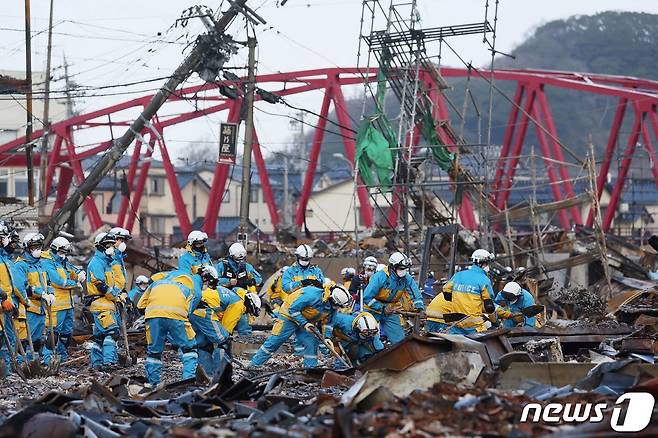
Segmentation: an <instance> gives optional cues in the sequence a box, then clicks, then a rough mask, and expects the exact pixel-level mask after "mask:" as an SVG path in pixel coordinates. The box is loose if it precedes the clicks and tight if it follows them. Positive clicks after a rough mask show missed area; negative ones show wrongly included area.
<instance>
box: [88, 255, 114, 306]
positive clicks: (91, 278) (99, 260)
mask: <svg viewBox="0 0 658 438" xmlns="http://www.w3.org/2000/svg"><path fill="white" fill-rule="evenodd" d="M113 261H114V258H113V257H111V256H108V255H107V254H105V253H104V252H103V251H99V250H96V253H94V256H93V257H92V258H91V260H90V261H89V264H88V265H87V295H88V296H91V297H97V298H96V299H94V301H93V302H92V303H91V305H90V306H89V310H91V311H92V312H105V311H110V312H114V311H116V306H115V302H116V298H117V296H119V294H120V293H121V290H120V289H119V288H117V287H116V283H115V281H114V272H113V271H112V262H113Z"/></svg>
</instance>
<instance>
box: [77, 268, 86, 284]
mask: <svg viewBox="0 0 658 438" xmlns="http://www.w3.org/2000/svg"><path fill="white" fill-rule="evenodd" d="M86 279H87V273H86V272H85V271H80V272H78V283H84V282H85V280H86Z"/></svg>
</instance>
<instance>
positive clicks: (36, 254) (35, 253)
mask: <svg viewBox="0 0 658 438" xmlns="http://www.w3.org/2000/svg"><path fill="white" fill-rule="evenodd" d="M30 254H32V257H34V258H35V259H38V258H40V257H41V250H40V249H33V250H32V251H30Z"/></svg>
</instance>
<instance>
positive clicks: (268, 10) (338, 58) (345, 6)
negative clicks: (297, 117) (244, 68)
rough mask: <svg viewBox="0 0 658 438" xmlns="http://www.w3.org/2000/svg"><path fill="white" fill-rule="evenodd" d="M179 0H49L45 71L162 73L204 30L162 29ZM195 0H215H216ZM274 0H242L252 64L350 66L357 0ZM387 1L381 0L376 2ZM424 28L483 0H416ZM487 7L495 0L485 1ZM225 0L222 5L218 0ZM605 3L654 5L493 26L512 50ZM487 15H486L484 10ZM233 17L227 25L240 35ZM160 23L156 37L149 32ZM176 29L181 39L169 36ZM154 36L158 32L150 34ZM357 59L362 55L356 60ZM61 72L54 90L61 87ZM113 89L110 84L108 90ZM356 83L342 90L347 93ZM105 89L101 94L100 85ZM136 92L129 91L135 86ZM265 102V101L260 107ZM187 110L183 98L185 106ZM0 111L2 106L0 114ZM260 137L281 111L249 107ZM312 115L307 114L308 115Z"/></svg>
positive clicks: (529, 15) (19, 11) (561, 2)
mask: <svg viewBox="0 0 658 438" xmlns="http://www.w3.org/2000/svg"><path fill="white" fill-rule="evenodd" d="M1 2H2V5H3V7H2V8H1V9H0V70H24V68H25V51H24V34H22V33H21V32H20V31H22V29H23V26H24V22H23V20H24V18H23V5H24V2H23V0H1ZM48 3H49V1H48V0H32V26H33V31H34V33H35V34H36V35H35V36H34V38H33V69H34V70H40V69H44V67H45V53H46V33H45V32H44V30H45V29H46V28H47V23H48V22H47V18H48ZM198 3H199V2H195V1H184V0H157V1H156V0H112V1H107V0H106V1H98V0H97V1H92V0H55V18H54V23H55V28H54V32H55V33H54V36H53V39H54V49H53V65H54V67H55V70H54V75H55V77H56V78H61V76H62V69H61V65H62V64H63V56H64V55H66V57H67V59H68V61H69V63H70V73H71V74H72V76H73V79H74V80H75V81H76V82H77V83H79V84H81V85H85V86H103V85H112V84H122V83H126V82H131V81H139V80H145V79H152V78H158V77H161V76H166V75H167V74H169V73H171V72H172V71H173V69H174V68H175V67H176V66H177V65H178V63H179V62H180V60H181V59H182V56H183V54H182V50H183V48H184V44H182V42H183V41H185V33H186V32H189V34H190V37H189V38H188V40H190V41H191V40H192V35H196V34H197V33H199V32H201V31H203V27H202V25H201V24H200V23H199V21H198V19H193V20H191V21H190V22H189V24H188V26H187V27H186V28H184V29H183V28H180V27H178V28H171V26H172V24H173V23H174V21H175V20H176V18H178V17H179V16H180V13H181V11H182V10H183V9H185V8H186V7H189V6H192V5H194V4H198ZM202 3H205V4H207V5H208V6H210V7H216V6H217V5H218V4H220V3H221V0H206V1H204V2H202ZM225 3H226V2H225ZM276 3H277V1H276V0H250V1H249V3H248V4H250V5H251V6H252V7H254V8H257V10H258V12H259V13H260V14H261V15H262V16H263V17H264V18H265V19H266V20H267V21H268V24H267V25H264V26H259V27H258V28H257V31H256V32H257V37H258V40H259V52H258V60H259V73H268V72H276V71H292V70H302V69H310V68H317V67H331V66H341V67H347V66H355V65H356V64H357V47H358V35H359V27H360V18H361V1H360V0H289V1H288V4H287V5H286V6H285V7H283V8H278V7H276ZM381 3H382V4H385V3H387V1H386V0H382V1H381ZM418 3H419V12H420V15H421V18H422V26H423V27H433V26H439V25H447V24H464V23H472V22H478V21H482V20H483V18H484V4H485V1H484V0H418ZM490 3H491V8H492V10H491V11H490V15H493V7H494V5H495V0H490ZM224 6H226V5H224ZM606 10H624V11H637V12H648V13H658V2H656V1H647V0H624V1H618V0H617V1H613V0H578V1H575V0H551V1H527V0H525V1H523V0H501V1H500V5H499V11H498V15H499V21H498V32H497V38H498V39H497V49H498V50H500V51H503V52H508V51H511V50H512V49H513V48H514V47H515V46H516V45H517V44H519V43H520V42H522V41H523V40H524V38H525V37H526V36H527V35H529V34H530V33H531V32H532V30H533V29H534V28H536V27H537V26H539V25H541V24H543V23H545V22H547V21H551V20H554V19H559V18H566V17H569V16H571V15H574V14H594V13H597V12H601V11H606ZM490 19H491V17H490ZM242 28H243V25H242V24H241V23H235V24H234V26H233V27H232V29H231V32H232V33H233V34H234V35H236V37H237V38H244V30H243V29H242ZM158 32H161V33H162V34H163V36H162V37H161V38H160V39H158V37H157V36H156V35H157V34H158ZM178 38H181V39H178ZM156 40H157V41H156ZM453 46H454V47H455V48H456V49H457V50H458V51H459V52H460V54H461V55H462V56H463V58H464V59H465V61H472V62H473V63H474V64H476V65H485V64H486V63H487V62H488V59H489V53H488V52H487V50H486V48H485V47H484V45H483V44H482V41H481V38H480V37H471V38H458V39H455V40H454V41H453ZM245 63H246V53H245V51H241V52H240V53H239V54H238V55H237V56H236V57H235V59H234V60H233V61H232V64H233V65H244V64H245ZM362 63H363V61H362ZM443 63H444V64H447V65H452V66H460V65H461V62H460V61H459V60H458V59H457V58H456V57H454V56H451V55H446V56H445V57H444V59H443ZM158 84H159V82H153V83H147V84H140V85H136V86H134V87H132V88H122V89H121V90H122V91H141V94H143V93H144V90H148V89H152V88H156V87H157V85H158ZM63 86H64V85H63V81H61V80H59V81H57V82H56V83H55V84H54V86H53V87H54V89H57V88H63ZM112 90H114V91H117V89H112ZM357 92H358V90H348V92H347V95H348V97H349V96H350V95H355V94H356V93H357ZM104 94H108V93H104ZM139 94H140V93H137V94H136V95H139ZM132 96H135V95H121V96H99V97H95V98H91V97H87V98H82V99H79V100H78V101H76V108H77V110H78V111H81V112H86V111H89V110H92V109H98V108H102V107H105V106H108V105H111V104H113V103H117V102H120V101H122V100H126V99H128V98H130V97H132ZM289 100H290V101H291V102H293V103H298V104H301V105H304V106H306V107H308V108H310V109H313V110H315V111H317V110H318V107H319V97H318V96H317V95H309V96H303V97H302V96H293V97H291V98H290V99H289ZM264 108H265V107H264ZM267 108H268V109H267V110H268V111H269V112H273V113H278V114H284V115H285V114H290V111H288V110H287V109H286V108H284V107H280V106H276V107H273V106H270V107H267ZM188 110H189V106H188ZM0 117H1V115H0ZM223 118H224V115H221V114H216V115H213V116H211V117H209V118H205V120H204V121H203V122H197V123H196V124H195V125H194V128H193V129H190V128H189V127H188V128H182V127H181V128H176V129H174V130H172V133H171V134H170V135H169V137H170V138H171V142H170V147H171V148H172V149H174V150H176V149H180V148H181V147H182V146H184V145H185V143H186V142H187V141H194V140H203V139H205V140H208V141H212V139H213V138H214V137H215V136H216V131H217V129H218V128H217V127H216V126H217V125H216V123H217V122H219V121H221V120H222V119H223ZM256 118H257V123H259V124H260V127H259V129H260V130H261V132H260V137H261V140H262V141H263V143H265V144H266V147H265V149H266V151H267V150H274V149H277V148H278V147H279V146H280V145H281V144H283V143H285V142H286V140H287V139H288V138H289V135H290V134H289V123H288V120H287V119H286V118H283V117H272V116H266V115H264V114H263V113H262V112H259V113H257V114H256ZM311 121H312V120H311Z"/></svg>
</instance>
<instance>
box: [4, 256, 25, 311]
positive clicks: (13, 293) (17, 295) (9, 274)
mask: <svg viewBox="0 0 658 438" xmlns="http://www.w3.org/2000/svg"><path fill="white" fill-rule="evenodd" d="M15 270H16V267H15V266H14V259H13V258H12V257H11V255H10V254H9V253H7V251H5V249H4V248H0V289H2V291H3V292H4V293H6V294H7V296H8V297H11V298H12V301H13V303H14V306H18V304H19V303H22V304H27V295H25V291H24V290H23V291H21V290H19V289H18V287H16V272H15Z"/></svg>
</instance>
